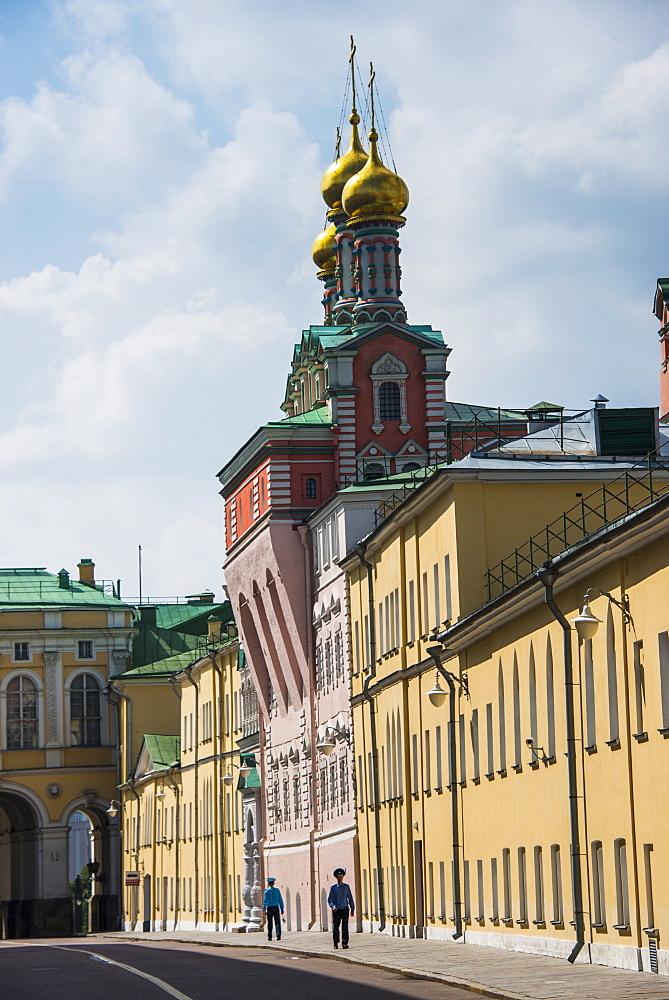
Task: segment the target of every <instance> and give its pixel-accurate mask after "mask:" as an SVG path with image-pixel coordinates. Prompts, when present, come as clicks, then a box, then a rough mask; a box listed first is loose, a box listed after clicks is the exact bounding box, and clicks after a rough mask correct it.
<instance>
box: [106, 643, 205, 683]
mask: <svg viewBox="0 0 669 1000" xmlns="http://www.w3.org/2000/svg"><path fill="white" fill-rule="evenodd" d="M196 658H197V652H196V649H195V647H193V648H192V649H188V650H185V651H184V652H182V653H174V655H173V656H164V657H163V658H162V659H159V660H153V661H152V662H150V663H142V664H141V665H140V666H138V667H131V669H130V670H125V671H124V672H123V674H117V676H119V677H120V676H122V677H124V678H125V677H151V676H161V675H162V676H168V675H170V674H176V673H178V672H179V670H183V669H184V668H185V667H187V666H188V665H189V664H191V663H192V662H193V660H195V659H196Z"/></svg>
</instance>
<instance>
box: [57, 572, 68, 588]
mask: <svg viewBox="0 0 669 1000" xmlns="http://www.w3.org/2000/svg"><path fill="white" fill-rule="evenodd" d="M58 586H59V587H60V589H61V590H69V589H70V574H69V573H68V572H67V570H66V569H61V570H59V571H58Z"/></svg>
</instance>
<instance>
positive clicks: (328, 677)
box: [316, 629, 344, 691]
mask: <svg viewBox="0 0 669 1000" xmlns="http://www.w3.org/2000/svg"><path fill="white" fill-rule="evenodd" d="M343 680H344V645H343V639H342V633H341V629H337V631H336V632H335V633H334V637H333V636H332V635H331V634H330V633H328V634H327V635H326V636H325V637H324V639H323V640H322V641H319V642H318V643H317V644H316V688H317V689H318V690H319V691H325V690H329V689H330V688H333V687H336V686H337V685H338V684H340V683H341V682H342V681H343Z"/></svg>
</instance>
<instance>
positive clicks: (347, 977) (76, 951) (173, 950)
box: [0, 938, 472, 1000]
mask: <svg viewBox="0 0 669 1000" xmlns="http://www.w3.org/2000/svg"><path fill="white" fill-rule="evenodd" d="M82 996H94V997H95V998H96V1000H167V997H173V998H175V1000H228V998H229V1000H262V998H265V997H266V998H267V1000H302V998H312V997H314V998H318V1000H326V998H332V1000H384V998H387V997H388V996H391V997H411V998H415V1000H437V998H438V1000H471V997H472V994H471V993H470V992H468V991H465V990H461V989H457V988H455V987H451V986H447V985H444V984H443V983H435V982H426V981H423V980H417V979H409V978H406V977H405V976H401V975H398V974H397V973H394V972H389V971H386V970H383V969H373V968H369V967H365V966H356V965H348V964H347V963H344V962H336V961H330V960H328V959H327V958H303V957H298V956H295V955H291V954H290V952H287V951H283V950H282V951H279V950H278V949H277V950H276V951H267V950H260V949H255V948H248V949H244V952H243V954H239V952H238V951H237V950H236V949H235V953H234V955H233V954H230V953H229V952H228V953H227V954H226V950H225V949H221V948H217V949H211V950H210V949H208V948H206V947H199V946H198V947H193V946H190V945H186V944H179V943H176V942H170V943H169V944H153V943H152V944H144V943H141V944H139V943H137V944H135V943H128V944H103V943H100V942H99V941H98V940H92V939H88V940H86V939H78V940H73V939H72V938H65V939H62V940H55V939H54V940H51V939H50V940H48V941H47V940H44V941H40V942H35V941H11V942H6V943H5V942H3V943H2V944H1V945H0V997H2V998H3V1000H4V998H5V997H6V998H10V997H11V1000H78V998H80V997H82Z"/></svg>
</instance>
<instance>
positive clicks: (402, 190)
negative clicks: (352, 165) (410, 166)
mask: <svg viewBox="0 0 669 1000" xmlns="http://www.w3.org/2000/svg"><path fill="white" fill-rule="evenodd" d="M378 138H379V137H378V135H377V133H376V132H375V130H374V129H372V131H371V132H370V133H369V144H370V149H369V158H368V160H367V163H366V164H365V166H364V167H363V168H362V170H360V171H359V172H358V173H357V174H355V176H354V177H351V179H350V180H349V181H347V183H346V186H345V188H344V190H343V192H342V204H343V207H344V211H345V212H346V214H347V215H348V217H349V218H350V219H352V220H353V221H355V220H357V219H364V218H365V217H367V216H387V217H390V218H394V219H397V218H401V217H402V212H404V210H405V209H406V207H407V205H408V204H409V189H408V187H407V186H406V184H405V183H404V181H403V180H402V178H401V177H399V176H398V175H397V174H396V173H393V171H392V170H388V168H387V167H384V165H383V163H382V162H381V157H380V156H379V153H378V150H377V148H376V143H377V141H378Z"/></svg>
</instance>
